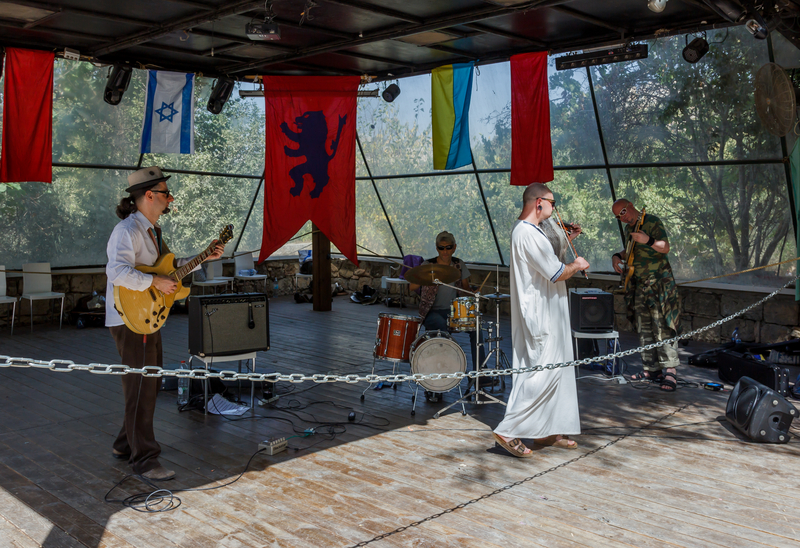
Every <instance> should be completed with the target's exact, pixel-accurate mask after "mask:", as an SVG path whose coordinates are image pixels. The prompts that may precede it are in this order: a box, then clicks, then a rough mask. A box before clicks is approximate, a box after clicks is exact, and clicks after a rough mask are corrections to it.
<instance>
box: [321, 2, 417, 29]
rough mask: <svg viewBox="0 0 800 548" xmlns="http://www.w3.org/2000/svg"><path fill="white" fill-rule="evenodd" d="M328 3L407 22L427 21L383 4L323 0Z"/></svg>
mask: <svg viewBox="0 0 800 548" xmlns="http://www.w3.org/2000/svg"><path fill="white" fill-rule="evenodd" d="M323 1H324V2H327V3H328V4H337V5H339V6H347V7H349V8H358V9H360V10H363V11H366V12H368V13H373V14H375V15H385V16H386V17H391V18H393V19H399V20H400V21H405V22H406V23H414V24H415V25H422V24H423V23H425V20H424V19H422V18H421V17H416V16H414V15H409V14H407V13H403V12H401V11H397V10H393V9H389V8H383V7H381V6H376V5H374V4H367V3H366V2H360V1H359V0H323Z"/></svg>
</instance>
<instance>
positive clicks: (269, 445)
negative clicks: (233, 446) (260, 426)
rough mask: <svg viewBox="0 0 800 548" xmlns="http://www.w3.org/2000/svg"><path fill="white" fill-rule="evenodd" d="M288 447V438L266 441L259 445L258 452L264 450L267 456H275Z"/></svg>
mask: <svg viewBox="0 0 800 548" xmlns="http://www.w3.org/2000/svg"><path fill="white" fill-rule="evenodd" d="M287 445H289V442H288V441H286V438H275V439H272V440H264V441H262V442H261V443H259V444H258V450H259V451H261V450H264V452H266V454H267V455H275V454H277V453H280V452H281V451H284V450H285V449H286V446H287Z"/></svg>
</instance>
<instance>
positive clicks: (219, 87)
mask: <svg viewBox="0 0 800 548" xmlns="http://www.w3.org/2000/svg"><path fill="white" fill-rule="evenodd" d="M233 84H234V81H233V79H232V78H219V79H217V81H216V83H215V84H214V87H213V88H212V89H211V95H210V96H209V97H208V104H207V105H206V108H207V109H208V112H210V113H211V114H219V113H220V112H222V107H224V106H225V103H226V102H227V101H228V99H230V96H231V92H232V91H233Z"/></svg>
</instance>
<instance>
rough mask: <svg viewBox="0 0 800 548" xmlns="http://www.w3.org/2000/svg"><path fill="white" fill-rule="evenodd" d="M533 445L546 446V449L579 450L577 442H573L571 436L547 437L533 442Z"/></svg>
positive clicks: (555, 435)
mask: <svg viewBox="0 0 800 548" xmlns="http://www.w3.org/2000/svg"><path fill="white" fill-rule="evenodd" d="M569 442H572V444H570V443H569ZM533 443H534V444H536V445H544V446H546V447H560V448H562V449H577V448H578V444H577V442H575V441H574V440H571V439H570V438H569V436H561V435H557V434H554V435H552V436H547V437H546V438H541V439H538V440H533Z"/></svg>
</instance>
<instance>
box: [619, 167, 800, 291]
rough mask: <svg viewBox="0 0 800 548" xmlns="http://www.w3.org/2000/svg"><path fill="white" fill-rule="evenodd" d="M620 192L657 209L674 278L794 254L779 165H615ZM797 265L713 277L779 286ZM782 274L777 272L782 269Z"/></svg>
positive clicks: (696, 276)
mask: <svg viewBox="0 0 800 548" xmlns="http://www.w3.org/2000/svg"><path fill="white" fill-rule="evenodd" d="M612 177H613V178H614V181H619V182H618V183H617V184H616V188H617V196H618V197H622V198H627V199H628V200H631V201H633V202H634V203H635V204H636V206H637V208H641V206H642V205H645V206H646V207H647V212H648V213H653V214H655V215H658V216H659V217H660V218H661V220H662V221H663V222H664V226H665V228H666V229H667V233H668V234H669V238H670V252H669V254H670V263H671V264H672V269H673V271H674V272H675V277H676V278H678V279H681V280H696V279H699V278H705V277H708V276H717V275H721V274H728V273H731V272H737V271H741V270H745V269H748V268H753V267H756V266H763V265H767V264H771V263H775V262H780V261H781V260H783V259H790V258H792V257H796V256H797V255H793V253H795V251H796V250H795V243H794V234H793V229H792V219H791V215H790V213H789V208H788V198H787V195H786V178H785V176H784V171H783V166H781V165H749V166H744V165H743V166H724V167H713V168H708V167H686V168H648V169H633V168H629V169H618V170H614V172H613V173H612ZM793 272H794V264H793V263H790V264H788V265H782V266H781V267H780V272H779V271H778V267H771V268H769V269H764V270H759V271H756V272H752V273H748V274H740V275H736V276H728V277H725V278H720V279H718V280H714V283H730V284H738V285H757V286H767V287H777V286H778V285H779V284H780V283H781V282H785V281H787V280H788V279H789V278H788V277H787V276H789V275H793ZM779 274H780V276H779Z"/></svg>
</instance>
